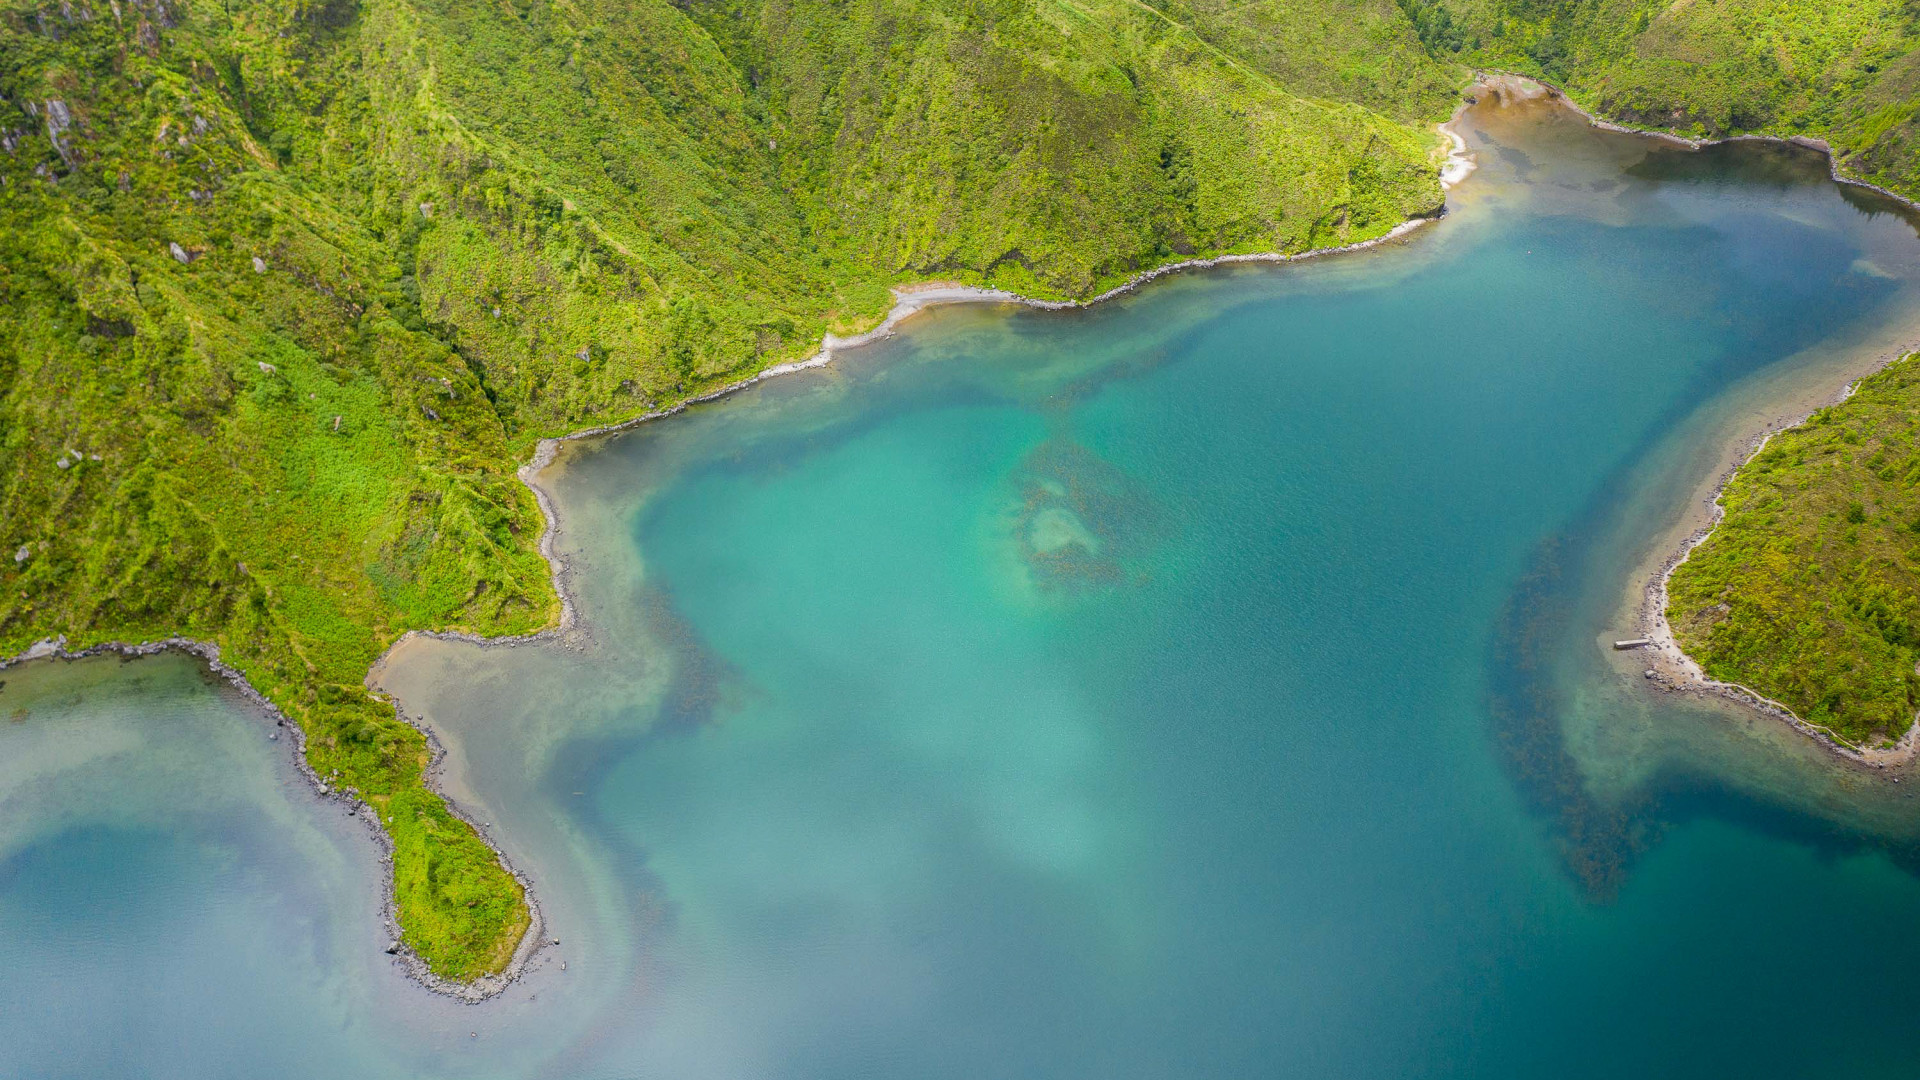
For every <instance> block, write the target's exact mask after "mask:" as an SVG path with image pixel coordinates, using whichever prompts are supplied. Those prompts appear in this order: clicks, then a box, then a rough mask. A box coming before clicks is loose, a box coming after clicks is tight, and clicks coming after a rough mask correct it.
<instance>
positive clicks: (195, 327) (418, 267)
mask: <svg viewBox="0 0 1920 1080" xmlns="http://www.w3.org/2000/svg"><path fill="white" fill-rule="evenodd" d="M1301 10H1303V9H1302V7H1300V6H1298V5H1296V6H1287V7H1283V6H1281V5H1280V4H1278V3H1273V2H1255V3H1252V4H1242V5H1234V6H1228V5H1224V4H1208V3H1194V4H1190V5H1178V4H1165V5H1161V6H1158V7H1156V6H1153V5H1149V4H1146V3H1142V2H1139V0H1072V2H1066V0H962V2H960V3H953V4H932V3H922V2H919V0H856V2H853V3H834V4H829V3H823V2H817V0H800V2H797V3H796V2H791V0H787V2H780V3H774V2H768V3H764V4H755V3H750V2H726V0H693V2H690V3H680V4H673V3H667V2H665V0H619V2H613V0H551V2H549V0H499V2H493V3H480V4H475V3H455V2H453V0H362V2H356V0H225V2H221V3H215V2H212V0H48V2H40V3H31V2H25V0H0V98H4V101H3V102H0V296H3V297H4V302H5V308H6V310H7V311H8V312H9V313H10V315H9V317H8V318H7V319H6V320H5V321H4V322H0V556H3V557H0V655H11V654H15V653H17V652H19V651H20V650H22V649H24V648H26V647H27V646H28V645H30V644H31V643H33V642H35V641H37V640H40V639H43V638H48V637H52V636H55V635H64V636H65V637H66V638H67V640H68V644H69V647H70V648H74V649H78V648H83V647H86V646H89V645H93V644H97V643H103V642H110V641H120V642H140V641H150V640H156V639H161V638H165V637H168V636H171V635H176V634H178V635H185V636H188V637H192V638H195V639H200V640H203V641H207V642H211V643H214V644H216V645H217V646H218V647H219V649H220V651H221V654H222V656H223V658H224V659H225V661H226V662H227V663H229V664H231V665H232V666H234V667H235V668H237V669H238V670H239V671H241V672H242V673H244V674H245V676H246V677H247V679H249V680H250V681H251V682H252V684H253V685H254V686H255V687H257V688H258V689H259V690H260V691H261V692H263V693H264V694H265V695H266V696H267V697H268V698H270V699H271V700H272V701H273V702H274V703H276V704H277V705H278V706H279V707H280V708H281V709H283V710H284V711H285V712H286V714H287V715H288V716H289V717H291V718H292V719H293V720H294V721H296V722H297V723H299V724H300V725H301V726H302V727H303V729H304V730H305V733H306V736H307V748H308V757H309V760H310V763H311V764H312V766H313V767H314V769H315V770H317V771H318V772H319V774H320V775H321V776H322V777H324V778H326V779H327V780H328V781H329V782H331V783H333V784H335V785H337V786H339V787H341V788H343V789H346V790H349V791H352V792H355V793H357V795H358V797H359V798H361V799H363V800H364V801H365V802H366V803H367V804H368V805H369V806H371V807H372V808H373V809H374V810H375V811H377V813H378V819H379V821H380V822H381V824H382V826H383V827H384V828H385V829H386V830H387V832H388V834H389V835H390V836H391V838H392V840H393V844H394V888H395V897H394V900H395V906H396V910H397V915H398V920H399V923H400V926H401V930H402V933H403V935H404V939H405V941H406V943H407V944H408V945H409V946H411V948H412V949H414V950H415V951H416V952H417V953H418V955H419V956H420V957H422V958H423V960H424V961H425V963H426V964H427V965H428V967H429V968H430V969H431V971H432V972H434V973H435V974H436V975H438V976H441V977H443V978H446V979H450V980H455V981H465V980H471V979H473V978H475V977H478V976H481V975H484V974H487V973H490V972H496V971H499V970H500V969H501V968H502V966H503V965H505V964H506V963H507V962H508V959H509V957H510V956H511V955H512V953H513V951H514V949H515V946H516V943H517V942H518V941H519V940H520V938H521V936H522V935H523V934H524V932H525V928H526V927H527V925H528V912H527V908H526V904H525V900H524V897H523V896H522V893H521V889H520V886H519V884H518V883H517V882H516V881H515V880H514V879H513V878H512V876H511V875H510V874H509V873H508V872H507V871H506V869H505V868H503V867H502V865H501V864H500V862H499V861H498V859H497V858H496V857H495V855H494V853H493V852H492V851H491V850H490V849H489V848H488V847H487V846H486V845H485V844H484V843H483V842H482V841H481V840H480V838H479V837H478V836H476V835H475V833H474V832H473V830H472V829H471V828H469V827H468V826H467V825H466V824H465V823H464V822H463V821H461V820H460V819H459V818H457V817H455V816H454V815H453V814H451V813H450V812H449V811H448V808H447V807H446V805H445V804H444V802H443V801H442V800H441V799H440V798H439V796H437V795H436V794H435V793H433V792H432V791H431V790H429V789H428V788H427V787H426V786H425V785H424V783H423V775H424V769H425V767H426V765H427V763H428V749H427V746H426V744H425V741H424V738H423V736H422V735H421V734H420V733H419V732H418V731H416V730H415V729H414V728H412V727H411V726H409V725H408V724H406V723H404V722H402V721H401V720H400V719H399V718H398V717H396V715H395V713H394V710H393V709H392V707H391V706H389V705H388V704H386V703H384V702H382V701H379V700H376V699H374V698H373V697H371V696H370V695H369V694H368V692H367V690H366V689H365V686H364V682H363V680H364V677H365V674H366V672H367V670H368V668H369V666H370V664H371V663H372V662H373V661H374V659H375V658H376V657H377V656H378V655H379V654H380V653H381V652H382V651H383V650H384V649H385V648H386V647H387V646H388V645H389V644H391V643H392V642H393V641H394V640H395V639H396V638H397V637H398V636H399V635H400V634H402V633H404V632H406V631H408V630H410V629H415V628H446V629H457V630H464V631H470V632H473V633H477V634H485V635H499V634H518V633H525V632H530V631H535V630H538V629H540V628H542V627H545V626H549V625H551V624H552V623H553V621H554V619H555V617H556V613H557V610H558V605H557V598H556V597H555V596H554V594H553V592H552V587H551V584H550V582H549V579H548V574H547V568H546V566H545V564H544V562H543V561H542V559H541V557H540V555H539V554H538V550H537V543H538V537H539V534H540V532H541V529H542V526H543V522H542V519H541V515H540V512H539V509H538V507H537V506H536V505H535V502H534V500H533V498H532V497H531V495H530V493H529V492H528V491H527V490H526V489H525V488H524V487H523V486H522V485H520V484H519V483H518V482H517V480H516V478H515V476H514V471H515V468H516V466H517V465H518V464H519V463H520V462H522V461H523V460H525V459H526V458H527V457H528V456H529V454H530V453H531V451H532V449H533V447H534V445H535V443H536V442H537V440H539V439H540V438H542V437H545V436H552V435H559V434H562V433H565V432H568V431H572V430H578V429H580V428H583V427H588V426H593V425H599V424H605V423H609V422H613V421H618V420H621V419H624V418H628V417H632V416H636V415H640V414H644V413H646V412H648V411H651V410H654V409H658V408H661V407H664V406H667V405H670V404H672V403H674V402H675V401H678V400H682V399H685V398H687V397H689V396H691V395H695V394H698V393H700V392H702V391H704V390H708V389H711V388H714V387H716V386H720V385H724V384H726V383H729V382H731V381H734V380H737V379H740V378H742V377H744V376H747V375H750V374H751V373H753V372H755V371H757V370H759V369H761V368H763V367H765V366H768V365H770V364H774V363H777V362H780V361H785V360H791V359H795V358H798V357H801V356H803V355H805V354H807V353H809V352H811V351H812V350H813V349H814V348H815V345H816V343H817V341H818V340H819V338H820V336H821V335H822V334H823V333H825V332H827V331H829V330H835V331H846V330H852V329H857V328H859V327H862V326H865V325H870V324H871V323H872V322H873V321H875V320H876V319H878V318H879V317H880V316H881V315H882V313H883V312H884V311H885V310H886V309H887V307H888V306H889V304H890V297H889V293H888V288H889V286H891V285H893V284H896V283H900V282H906V281H913V280H924V279H936V278H937V279H944V280H957V281H962V282H970V283H977V284H982V285H992V286H1000V287H1005V288H1011V289H1016V290H1019V291H1022V292H1025V293H1029V294H1033V295H1036V296H1044V297H1055V298H1073V297H1082V296H1087V295H1090V294H1093V293H1095V292H1097V291H1100V290H1102V289H1104V288H1107V287H1109V286H1111V285H1113V284H1115V283H1117V282H1120V281H1122V280H1124V279H1125V278H1127V277H1128V276H1129V275H1131V274H1134V273H1136V272H1139V271H1141V270H1144V269H1147V268H1150V267H1153V266H1156V265H1160V264H1164V263H1166V262H1169V261H1174V260H1178V259H1181V258H1185V257H1189V256H1195V255H1207V254H1215V253H1226V252H1240V251H1254V250H1282V251H1300V250H1304V249H1308V248H1312V247H1317V246H1325V245H1330V244H1340V243H1346V242H1351V241H1356V240H1361V239H1365V238H1368V237H1372V236H1376V235H1379V234H1381V233H1384V232H1385V231H1387V230H1388V229H1389V228H1391V227H1392V226H1394V225H1396V224H1398V223H1399V222H1401V221H1403V220H1405V219H1406V218H1408V217H1409V216H1413V215H1419V214H1425V213H1430V212H1432V211H1434V210H1436V209H1437V208H1438V207H1439V205H1440V202H1441V194H1440V189H1439V187H1438V184H1437V182H1436V176H1435V160H1434V151H1435V148H1436V143H1437V139H1436V138H1435V135H1434V133H1433V131H1432V126H1431V124H1432V121H1434V120H1436V119H1439V118H1441V117H1443V116H1444V115H1445V114H1446V113H1447V111H1449V109H1450V108H1451V106H1452V103H1453V91H1452V88H1453V87H1455V86H1457V85H1458V84H1459V83H1460V81H1461V79H1462V75H1463V72H1464V69H1463V68H1461V67H1459V66H1458V65H1457V63H1456V62H1455V61H1454V60H1453V58H1451V57H1445V58H1442V57H1436V56H1435V55H1433V54H1430V53H1429V52H1428V51H1427V50H1426V49H1425V48H1424V47H1423V46H1422V45H1421V44H1420V42H1419V40H1418V38H1417V36H1416V35H1415V33H1414V30H1413V28H1412V25H1411V24H1410V23H1408V22H1407V21H1406V19H1405V17H1404V16H1403V15H1402V13H1401V12H1400V11H1399V9H1397V8H1395V7H1394V6H1393V5H1391V4H1390V3H1387V2H1386V0H1378V2H1365V0H1354V2H1326V0H1320V2H1316V3H1313V4H1309V5H1305V7H1304V10H1306V11H1309V12H1311V13H1313V17H1314V19H1316V20H1317V22H1314V23H1311V24H1309V23H1301V22H1299V21H1298V15H1299V12H1300V11H1301ZM1315 25H1317V26H1320V27H1322V28H1323V29H1325V30H1327V31H1328V32H1327V33H1326V34H1325V35H1324V36H1323V35H1321V34H1319V33H1317V32H1308V31H1309V30H1311V27H1312V26H1315ZM1275 27H1280V28H1292V29H1291V31H1290V36H1289V34H1274V33H1271V32H1270V31H1271V30H1272V29H1273V28H1275ZM1303 28H1305V29H1303Z"/></svg>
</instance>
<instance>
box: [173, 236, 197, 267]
mask: <svg viewBox="0 0 1920 1080" xmlns="http://www.w3.org/2000/svg"><path fill="white" fill-rule="evenodd" d="M167 250H168V251H171V252H173V261H174V262H177V263H179V264H180V265H182V266H185V265H186V264H188V263H190V262H192V261H193V256H191V255H189V254H187V249H186V248H183V247H181V246H180V242H179V241H178V240H175V241H172V242H170V243H169V244H167Z"/></svg>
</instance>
